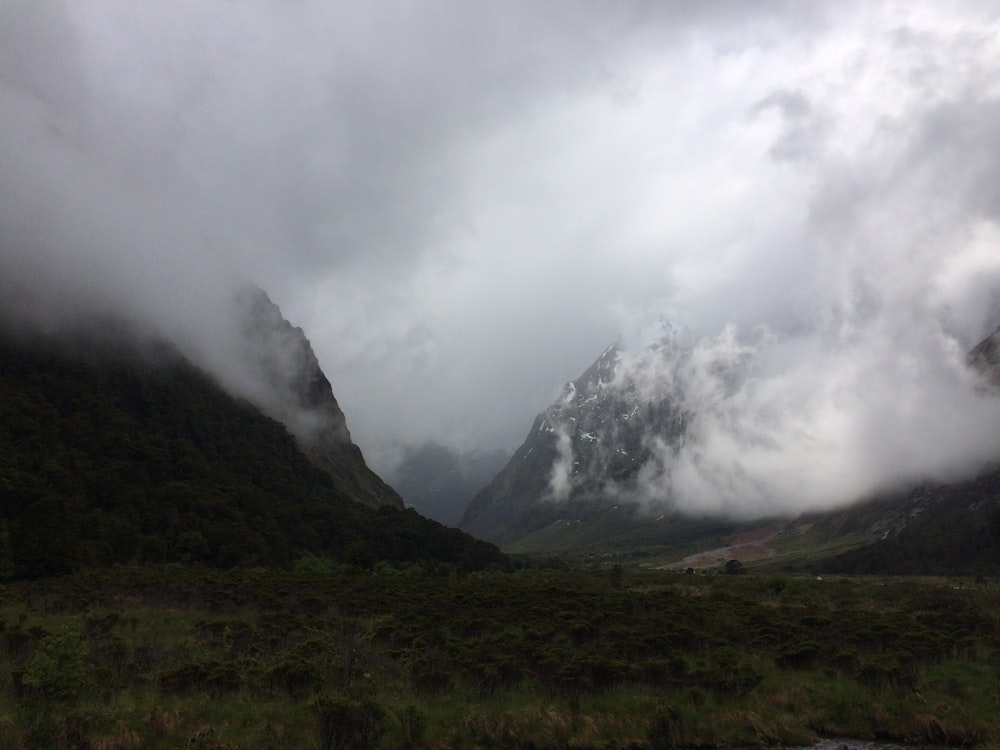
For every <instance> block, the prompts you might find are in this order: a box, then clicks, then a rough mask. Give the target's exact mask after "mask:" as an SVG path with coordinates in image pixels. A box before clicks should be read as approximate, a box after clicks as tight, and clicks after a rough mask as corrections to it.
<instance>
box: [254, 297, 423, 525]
mask: <svg viewBox="0 0 1000 750" xmlns="http://www.w3.org/2000/svg"><path fill="white" fill-rule="evenodd" d="M236 309H237V315H238V317H239V322H240V332H241V334H242V336H243V351H242V357H243V359H244V364H245V366H246V367H247V369H248V370H249V373H250V374H251V375H253V376H254V379H255V380H256V381H257V382H258V383H259V385H260V386H262V387H258V388H257V389H256V390H255V392H254V395H256V396H257V398H255V399H254V401H255V403H256V404H257V405H258V406H259V407H260V408H261V409H262V410H263V411H264V412H265V413H266V414H268V416H271V417H273V418H274V419H277V420H278V421H279V422H281V423H283V424H284V425H286V426H287V427H288V429H289V430H290V431H291V432H292V433H293V434H294V435H295V437H296V438H297V439H298V442H299V445H300V446H301V448H302V450H303V451H304V452H305V454H306V455H307V456H308V457H309V460H311V461H312V462H313V463H314V464H315V465H316V466H318V467H319V468H320V469H322V470H323V471H325V472H327V473H328V474H329V475H330V476H331V477H333V479H334V481H335V482H336V483H337V486H338V487H340V488H341V489H342V490H343V491H344V492H346V493H347V494H349V495H350V496H351V497H353V498H354V499H355V500H357V501H358V502H361V503H363V504H365V505H369V506H372V507H377V506H379V505H392V506H395V507H397V508H402V507H403V500H402V498H400V496H399V495H398V494H397V493H396V491H395V490H393V489H392V488H391V487H390V486H389V485H387V484H386V483H385V482H384V481H382V479H381V478H380V477H379V476H378V475H377V474H376V473H375V472H373V471H372V470H371V469H370V468H368V465H367V464H366V463H365V460H364V457H363V456H362V455H361V449H360V448H358V446H357V445H355V444H354V443H353V442H351V434H350V432H349V431H348V429H347V419H346V418H345V417H344V413H343V411H341V408H340V405H339V404H338V403H337V399H336V398H335V397H334V395H333V388H332V387H331V385H330V381H329V380H327V378H326V375H324V374H323V371H322V369H320V366H319V361H318V360H317V359H316V355H315V353H314V352H313V349H312V346H311V345H310V343H309V340H308V339H307V338H306V336H305V334H304V333H303V332H302V329H301V328H294V327H293V326H292V324H291V323H289V322H288V321H287V320H285V318H284V317H283V316H282V314H281V310H280V309H279V308H278V306H277V305H275V304H274V303H273V302H271V300H270V299H269V298H268V296H267V294H265V293H264V291H263V290H261V289H259V288H257V287H253V286H250V287H246V288H244V289H243V290H241V291H240V293H239V294H238V295H237V298H236Z"/></svg>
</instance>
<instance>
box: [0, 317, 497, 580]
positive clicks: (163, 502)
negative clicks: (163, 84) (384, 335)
mask: <svg viewBox="0 0 1000 750" xmlns="http://www.w3.org/2000/svg"><path fill="white" fill-rule="evenodd" d="M280 327H281V328H283V326H280ZM294 338H297V336H296V337H294ZM257 351H258V353H260V352H261V350H260V349H258V350H257ZM298 351H300V352H301V351H303V350H302V349H299V350H298ZM310 354H311V352H310ZM306 359H307V360H308V361H309V362H312V361H313V360H312V359H311V358H308V357H307V358H306ZM280 372H281V374H283V375H285V376H288V382H295V380H296V378H295V377H291V375H290V373H294V372H295V370H294V368H293V369H292V370H282V371H280ZM305 372H306V373H309V372H310V370H309V369H308V368H307V369H306V370H305ZM316 372H318V369H317V371H316ZM316 372H312V373H311V375H310V376H308V377H304V378H302V380H301V381H300V382H304V383H306V384H313V386H314V388H313V390H312V391H310V390H309V389H308V388H306V389H304V390H303V391H302V393H304V394H306V395H308V394H309V393H312V394H314V396H315V398H316V401H317V402H318V403H319V405H320V408H321V411H322V410H325V417H326V420H327V421H326V422H324V420H323V419H319V420H317V421H318V427H317V428H316V433H315V434H318V435H319V438H316V437H315V436H313V439H315V440H316V443H314V445H319V446H320V447H324V448H326V449H329V448H330V443H324V442H323V440H324V439H326V437H324V432H328V433H329V435H328V436H327V437H329V438H331V439H334V438H336V440H338V441H339V442H336V443H334V445H335V446H336V447H337V448H338V449H341V450H340V452H339V453H338V454H337V460H339V461H342V463H341V464H334V468H335V469H336V470H335V471H330V470H329V469H326V468H320V467H319V466H317V464H320V465H322V461H317V460H316V459H315V457H314V458H313V459H312V460H310V458H309V457H307V455H306V454H305V453H304V452H303V450H302V444H303V443H304V442H306V441H307V438H308V436H307V437H306V438H303V437H295V436H293V435H292V434H291V433H290V432H289V430H288V429H287V428H286V426H285V425H284V424H282V423H281V422H278V421H276V420H275V419H273V418H272V417H270V416H267V415H265V414H264V413H262V412H261V410H260V409H259V408H257V406H255V405H254V404H253V403H251V402H250V401H248V400H246V399H240V398H234V397H233V396H232V395H230V393H229V392H227V391H226V390H224V389H223V388H222V387H221V386H220V385H219V384H218V382H217V381H216V380H215V379H214V378H212V377H210V376H209V375H207V374H206V373H205V372H204V371H202V370H201V369H199V368H198V367H196V366H195V365H193V364H192V363H191V362H190V361H188V360H187V359H185V358H184V357H183V356H182V355H181V354H180V352H179V351H178V350H177V349H176V348H175V347H174V346H172V345H171V344H169V343H165V342H163V341H158V340H149V339H145V338H141V337H140V338H134V337H133V336H132V334H131V332H130V330H129V327H128V326H121V325H118V324H117V323H107V322H105V324H104V325H102V326H101V327H100V328H96V329H95V328H88V329H87V330H81V331H77V332H75V333H74V335H73V336H71V337H66V336H55V335H51V336H43V335H40V334H31V335H27V334H25V333H21V334H18V333H12V332H10V331H9V330H6V329H5V330H4V331H3V333H2V335H0V578H9V577H15V578H38V577H43V576H50V575H59V574H63V573H67V572H70V571H73V570H76V569H79V568H81V567H89V566H105V565H111V564H116V563H143V562H181V563H197V564H202V565H210V566H217V567H231V566H234V565H254V566H259V565H263V566H290V565H292V564H294V563H295V561H296V560H298V559H300V558H303V557H305V556H309V555H315V556H320V557H323V558H329V559H332V560H336V561H341V562H344V563H348V564H352V565H360V566H365V567H368V566H371V565H372V564H373V563H374V562H376V561H378V560H386V561H389V562H390V563H396V564H398V563H404V562H417V561H426V562H433V563H441V562H444V563H448V564H451V565H455V566H459V567H462V568H465V569H481V568H484V567H487V566H490V565H499V566H506V565H507V561H506V558H504V556H503V555H502V554H501V553H500V552H499V550H497V549H496V547H494V546H492V545H490V544H486V543H483V542H480V541H478V540H474V539H472V538H471V537H469V536H467V535H466V534H463V533H461V532H459V531H457V530H455V529H449V528H446V527H444V526H442V525H441V524H438V523H436V522H433V521H429V520H427V519H425V518H423V517H421V516H420V515H419V514H417V513H416V512H415V511H413V510H410V509H401V508H399V507H397V506H396V505H395V504H382V505H380V506H379V507H378V508H373V507H369V506H366V505H363V504H362V503H360V502H357V499H358V498H359V495H362V493H368V494H367V495H366V496H367V497H369V498H370V497H371V496H372V495H371V493H370V488H372V487H374V488H375V489H376V490H379V491H381V489H380V488H381V487H384V486H385V485H384V484H382V483H381V480H378V481H377V482H376V481H375V480H377V477H375V478H374V479H373V477H374V475H373V474H371V472H370V470H368V469H367V467H365V466H364V465H363V463H358V464H354V465H351V464H350V463H347V461H348V459H350V457H351V456H354V457H357V458H358V459H359V460H360V452H357V451H355V450H351V449H350V447H349V444H347V443H345V442H344V441H345V440H346V439H347V433H346V427H345V429H344V430H343V431H340V432H338V431H337V427H336V425H337V424H338V417H337V415H338V413H339V409H336V410H335V408H334V407H335V404H336V402H335V401H333V400H332V392H328V391H329V383H328V382H327V381H326V379H325V378H322V374H321V373H319V374H318V375H317V374H316ZM293 391H294V389H293ZM305 403H306V404H307V405H308V404H309V402H308V401H306V402H305ZM272 408H275V407H272ZM341 416H342V415H341ZM345 446H346V447H345ZM362 496H363V497H364V495H362Z"/></svg>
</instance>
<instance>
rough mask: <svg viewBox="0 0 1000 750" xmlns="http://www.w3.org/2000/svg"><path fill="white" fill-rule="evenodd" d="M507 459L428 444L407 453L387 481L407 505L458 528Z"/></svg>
mask: <svg viewBox="0 0 1000 750" xmlns="http://www.w3.org/2000/svg"><path fill="white" fill-rule="evenodd" d="M509 459H510V454H509V453H507V452H506V451H503V450H495V451H480V450H476V451H459V450H456V449H454V448H450V447H448V446H444V445H439V444H438V443H434V442H428V443H424V444H422V445H420V446H416V447H412V448H410V449H409V450H407V451H406V453H405V456H404V458H403V460H402V461H401V462H400V464H399V465H398V466H397V467H396V469H395V470H394V471H393V472H392V474H391V475H390V481H391V482H392V485H393V487H395V488H396V489H397V490H398V492H399V493H400V494H401V495H402V496H403V500H404V501H405V502H406V504H407V505H408V506H410V507H412V508H415V509H416V510H417V511H418V512H419V513H421V514H422V515H425V516H427V517H428V518H433V519H434V520H435V521H440V522H441V523H444V524H447V525H449V526H457V525H458V523H459V520H460V519H461V517H462V512H463V511H464V510H465V509H466V507H468V505H469V501H470V500H471V499H472V498H473V496H474V495H475V494H476V493H477V492H478V491H479V490H481V489H482V488H483V487H485V486H486V484H487V483H488V482H489V481H490V479H492V478H493V477H494V476H495V475H496V473H497V472H498V471H499V470H500V469H501V468H503V466H504V464H506V463H507V461H508V460H509Z"/></svg>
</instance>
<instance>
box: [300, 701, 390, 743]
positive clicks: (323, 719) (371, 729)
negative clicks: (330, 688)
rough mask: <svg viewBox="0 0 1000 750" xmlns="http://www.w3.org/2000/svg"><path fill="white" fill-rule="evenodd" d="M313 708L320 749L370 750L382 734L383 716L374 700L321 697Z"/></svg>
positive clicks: (383, 730) (383, 731)
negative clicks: (316, 720) (317, 717)
mask: <svg viewBox="0 0 1000 750" xmlns="http://www.w3.org/2000/svg"><path fill="white" fill-rule="evenodd" d="M313 707H314V708H315V709H316V712H317V713H318V714H319V748H320V750H371V748H373V747H375V744H376V743H377V742H378V741H379V739H381V737H382V735H383V734H385V726H386V713H385V710H384V709H383V708H382V707H381V706H380V705H379V704H378V703H376V702H375V701H372V700H362V701H355V700H351V699H349V698H345V697H343V696H330V695H324V696H320V697H319V698H317V699H316V700H315V701H314V702H313Z"/></svg>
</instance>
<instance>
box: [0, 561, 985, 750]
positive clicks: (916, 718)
mask: <svg viewBox="0 0 1000 750" xmlns="http://www.w3.org/2000/svg"><path fill="white" fill-rule="evenodd" d="M302 567H304V568H306V567H307V568H309V569H300V570H299V571H297V572H290V573H289V572H273V571H264V570H259V569H258V570H234V571H229V572H219V571H210V570H199V569H193V568H189V567H182V566H167V567H140V568H114V569H106V570H96V571H90V572H86V573H81V574H78V575H75V576H71V577H64V578H55V579H48V580H45V581H39V582H33V583H17V584H6V585H3V586H0V747H3V748H10V749H11V750H17V749H18V748H94V749H96V748H102V749H104V750H111V749H113V748H114V749H125V748H140V747H141V748H180V747H188V748H226V749H228V750H232V749H234V748H240V749H243V750H246V749H249V748H260V749H261V750H263V749H267V750H276V749H277V748H321V749H322V750H328V749H330V748H336V749H337V750H374V749H375V748H384V749H386V750H390V749H395V748H402V749H404V750H409V749H416V748H428V749H436V748H441V749H442V750H443V749H444V748H448V749H450V750H453V749H457V748H479V747H482V748H507V747H510V748H557V747H560V748H570V747H575V748H645V747H648V748H650V749H651V750H666V749H668V748H675V747H696V746H697V747H708V746H747V745H756V746H765V745H766V746H774V745H779V744H785V745H808V744H811V743H812V742H814V741H815V740H816V739H817V738H818V737H856V738H861V739H868V740H875V739H878V740H882V741H890V742H898V743H906V744H918V745H952V746H981V747H992V748H1000V693H998V685H1000V590H998V587H997V586H996V584H995V583H994V584H987V583H985V582H982V581H979V582H976V581H973V580H946V579H901V578H894V579H876V578H835V579H831V578H829V577H827V578H826V580H823V581H817V580H815V579H814V578H812V577H796V576H787V575H760V576H755V575H745V576H694V575H684V574H682V573H676V572H666V571H624V572H623V571H621V570H620V569H614V570H607V571H589V572H587V571H554V570H522V571H519V572H516V573H500V572H497V573H478V574H461V573H458V572H456V571H454V570H453V569H450V568H446V567H441V566H437V567H430V568H424V567H421V566H415V565H414V566H409V567H405V568H402V569H397V568H392V567H389V566H387V565H379V566H376V569H375V571H368V572H362V571H357V570H350V569H347V568H342V567H334V566H325V567H324V566H323V565H321V564H319V561H313V563H312V564H311V565H310V566H302Z"/></svg>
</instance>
